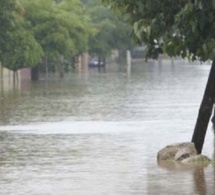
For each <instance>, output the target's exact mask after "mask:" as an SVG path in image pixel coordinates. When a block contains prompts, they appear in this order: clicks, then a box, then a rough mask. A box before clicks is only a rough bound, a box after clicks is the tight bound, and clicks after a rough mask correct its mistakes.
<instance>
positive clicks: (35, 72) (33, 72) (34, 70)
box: [31, 66, 39, 81]
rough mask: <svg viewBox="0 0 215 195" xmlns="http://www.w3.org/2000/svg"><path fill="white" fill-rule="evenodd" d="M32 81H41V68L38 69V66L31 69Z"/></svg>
mask: <svg viewBox="0 0 215 195" xmlns="http://www.w3.org/2000/svg"><path fill="white" fill-rule="evenodd" d="M31 80H32V81H37V80H39V68H38V66H37V67H34V68H32V69H31Z"/></svg>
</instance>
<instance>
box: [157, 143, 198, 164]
mask: <svg viewBox="0 0 215 195" xmlns="http://www.w3.org/2000/svg"><path fill="white" fill-rule="evenodd" d="M182 149H183V150H184V152H183V150H182ZM180 150H181V152H179V151H180ZM178 152H179V153H178ZM176 154H177V155H176ZM188 154H191V155H196V154H197V152H196V149H195V146H194V144H193V143H191V142H184V143H177V144H172V145H168V146H166V147H164V148H163V149H161V150H160V151H159V152H158V154H157V160H158V161H160V160H176V159H175V157H176V158H177V159H181V160H182V159H184V158H187V157H189V156H191V155H188Z"/></svg>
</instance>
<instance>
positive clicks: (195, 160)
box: [181, 154, 211, 164]
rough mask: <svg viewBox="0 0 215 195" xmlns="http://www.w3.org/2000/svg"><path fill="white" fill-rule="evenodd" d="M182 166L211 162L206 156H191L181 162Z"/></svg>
mask: <svg viewBox="0 0 215 195" xmlns="http://www.w3.org/2000/svg"><path fill="white" fill-rule="evenodd" d="M181 162H182V163H184V164H209V163H210V162H211V159H209V158H208V157H207V156H205V155H202V154H199V155H195V156H191V157H189V158H186V159H184V160H182V161H181Z"/></svg>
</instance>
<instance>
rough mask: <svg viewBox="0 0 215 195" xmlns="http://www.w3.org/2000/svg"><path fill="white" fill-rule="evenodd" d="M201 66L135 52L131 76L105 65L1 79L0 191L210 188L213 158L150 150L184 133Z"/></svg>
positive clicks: (83, 194) (105, 194) (195, 103)
mask: <svg viewBox="0 0 215 195" xmlns="http://www.w3.org/2000/svg"><path fill="white" fill-rule="evenodd" d="M209 68H210V66H209V65H195V64H192V65H191V64H185V63H184V62H181V61H180V62H179V61H176V62H175V63H174V64H172V63H170V62H168V61H162V62H160V63H157V62H149V63H144V62H136V63H134V64H133V65H132V71H131V74H130V76H127V75H126V74H125V73H124V70H120V68H118V67H117V65H112V66H109V67H108V68H107V71H106V72H98V71H97V69H93V70H90V71H89V72H88V73H81V74H79V73H71V74H68V75H67V76H66V77H65V79H63V80H59V79H58V78H55V79H54V78H50V79H49V80H48V81H44V80H41V81H38V82H35V83H22V86H21V88H19V89H10V90H7V89H5V88H4V89H3V88H1V90H0V95H1V96H0V195H140V194H141V195H142V194H143V195H145V194H146V195H147V194H149V195H157V194H159V195H172V194H174V195H176V194H179V195H186V194H188V195H193V194H199V195H200V194H201V195H205V194H215V184H214V182H215V167H214V165H209V166H207V167H201V166H200V167H180V166H173V165H168V164H164V165H158V164H157V160H156V155H157V152H158V150H160V149H161V148H162V147H164V146H166V145H168V144H171V143H175V142H183V141H190V139H191V137H192V133H193V128H194V125H195V120H196V117H197V113H198V107H199V105H200V102H201V98H202V95H203V91H204V87H205V83H206V80H207V76H208V72H209ZM203 153H204V154H206V155H208V156H209V157H210V158H214V157H213V156H214V134H213V131H212V127H211V124H210V125H209V129H208V132H207V135H206V142H205V145H204V149H203Z"/></svg>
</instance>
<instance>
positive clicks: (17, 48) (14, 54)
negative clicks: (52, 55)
mask: <svg viewBox="0 0 215 195" xmlns="http://www.w3.org/2000/svg"><path fill="white" fill-rule="evenodd" d="M23 14H24V9H23V7H22V5H21V4H20V2H19V1H18V0H7V1H6V0H3V1H1V6H0V24H1V31H0V61H1V63H2V65H3V66H4V67H6V68H8V69H10V70H13V71H14V77H15V73H16V71H17V70H19V69H21V68H24V67H32V66H35V65H37V64H38V63H39V61H40V60H41V57H42V55H43V51H42V49H41V47H40V45H39V44H38V43H37V41H36V40H35V39H34V36H33V34H32V32H31V31H29V30H27V29H26V28H25V25H26V24H25V21H24V19H23Z"/></svg>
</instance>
